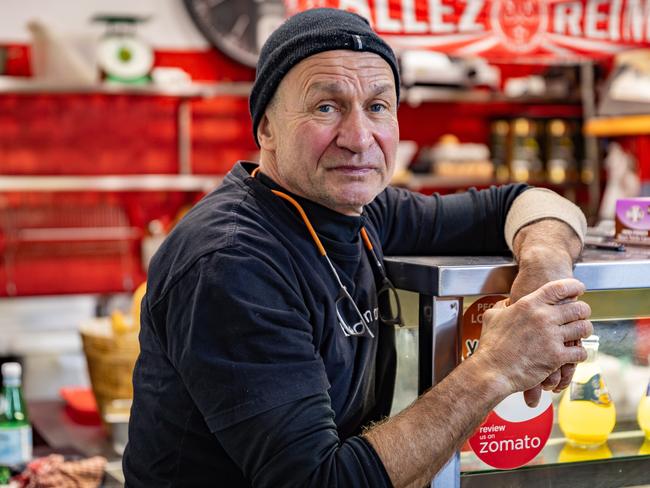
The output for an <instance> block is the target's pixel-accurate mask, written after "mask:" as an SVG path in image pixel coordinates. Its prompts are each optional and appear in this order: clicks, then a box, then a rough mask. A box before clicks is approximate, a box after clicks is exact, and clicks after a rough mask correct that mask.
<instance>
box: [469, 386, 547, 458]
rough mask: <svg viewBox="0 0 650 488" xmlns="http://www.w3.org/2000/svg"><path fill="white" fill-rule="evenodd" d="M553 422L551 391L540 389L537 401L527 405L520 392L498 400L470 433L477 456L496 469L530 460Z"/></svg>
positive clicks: (541, 446)
mask: <svg viewBox="0 0 650 488" xmlns="http://www.w3.org/2000/svg"><path fill="white" fill-rule="evenodd" d="M552 426H553V404H552V395H551V394H550V393H549V392H547V391H543V392H542V397H541V399H540V401H539V405H538V406H537V407H535V408H530V407H528V405H526V402H525V401H524V395H523V393H521V392H518V393H513V394H512V395H510V396H508V397H507V398H506V399H505V400H503V401H502V402H501V403H499V404H498V405H497V406H496V408H495V409H494V411H492V412H491V413H490V414H489V415H488V416H487V418H486V419H485V421H484V422H483V423H482V424H481V426H480V427H479V428H478V429H477V430H476V432H475V433H474V435H473V436H472V437H470V439H469V444H470V446H471V448H472V450H473V451H474V453H475V454H476V456H477V457H478V458H479V459H480V460H481V461H483V462H484V463H486V464H488V465H490V466H492V467H493V468H497V469H514V468H518V467H520V466H523V465H525V464H527V463H529V462H530V461H531V460H532V459H533V458H535V456H537V455H538V454H539V453H540V451H541V450H542V449H543V448H544V446H545V445H546V441H548V438H549V436H550V434H551V428H552Z"/></svg>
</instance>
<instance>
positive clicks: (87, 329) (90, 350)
mask: <svg viewBox="0 0 650 488" xmlns="http://www.w3.org/2000/svg"><path fill="white" fill-rule="evenodd" d="M81 339H82V342H83V348H84V353H85V355H86V361H87V363H88V373H89V375H90V383H91V385H92V388H93V392H94V394H95V399H96V400H97V406H98V407H99V411H100V414H101V415H102V418H103V414H104V412H105V410H106V406H107V405H108V404H109V403H110V402H111V401H113V400H118V399H128V398H133V383H132V380H133V367H134V366H135V360H136V359H137V357H138V354H139V352H140V345H139V343H138V332H137V330H136V331H134V332H129V333H126V334H114V333H113V329H112V327H111V323H110V319H108V318H101V319H96V320H93V321H92V322H88V323H85V324H83V325H82V326H81Z"/></svg>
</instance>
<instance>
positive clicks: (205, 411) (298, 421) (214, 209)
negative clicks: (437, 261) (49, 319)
mask: <svg viewBox="0 0 650 488" xmlns="http://www.w3.org/2000/svg"><path fill="white" fill-rule="evenodd" d="M253 167H254V165H252V164H250V163H238V164H237V165H236V166H235V167H234V168H233V170H232V171H231V172H230V173H229V174H228V175H227V176H226V178H225V180H224V183H223V184H222V185H221V186H220V187H219V188H217V189H216V190H215V191H213V192H212V193H211V194H209V195H207V196H206V197H205V198H204V199H203V200H202V201H201V202H199V203H198V204H197V205H196V206H195V207H194V208H193V209H192V211H190V212H189V213H188V215H187V216H186V217H185V218H184V219H183V220H182V221H181V222H180V223H179V225H178V226H177V227H176V228H175V229H174V231H173V232H172V233H171V234H170V236H169V237H168V239H166V241H165V242H164V243H163V245H162V247H161V249H160V250H159V252H158V253H157V254H156V256H155V257H154V259H153V261H152V264H151V266H150V269H149V276H148V290H147V295H146V297H145V299H144V300H143V305H142V318H141V321H142V325H141V327H142V329H141V333H140V343H141V353H140V356H139V358H138V362H137V364H136V369H135V373H134V400H133V401H134V403H133V409H132V413H131V421H130V426H129V444H128V446H127V449H126V452H125V455H124V472H125V476H126V483H127V486H130V487H139V486H156V487H163V486H183V487H186V486H228V487H248V486H260V487H265V486H269V487H279V486H330V487H334V486H355V487H362V486H369V487H370V486H372V487H381V486H390V480H389V478H388V476H387V474H386V472H385V470H384V467H383V465H382V463H381V460H380V459H379V458H378V456H377V454H376V453H375V451H374V450H373V449H372V447H371V446H370V445H369V444H368V443H367V442H366V441H365V440H364V439H363V438H362V437H359V436H358V434H359V432H360V429H361V427H362V426H363V425H364V424H366V423H368V422H369V421H372V420H378V419H380V418H382V417H383V416H386V415H387V414H388V412H389V411H390V406H391V402H392V395H393V387H394V377H395V347H394V331H393V328H392V326H387V325H383V324H381V323H380V322H379V321H378V320H377V319H376V317H377V313H376V310H377V307H378V306H379V305H378V304H377V297H376V286H375V282H376V278H377V275H376V269H374V267H373V266H372V265H371V263H370V259H369V256H368V254H367V252H366V250H365V248H364V247H363V244H362V241H361V239H360V237H359V230H360V228H361V226H364V227H365V228H366V230H367V231H368V234H369V236H370V239H371V241H372V242H373V245H374V247H375V250H376V251H377V252H378V254H379V257H380V259H381V258H383V253H386V254H401V255H404V254H472V255H476V254H495V253H503V252H507V246H506V243H505V240H504V237H503V227H504V223H505V217H506V214H507V211H508V209H509V208H510V205H511V204H512V202H513V201H514V199H515V198H516V196H517V195H518V194H520V193H521V192H522V191H524V190H525V189H526V186H525V185H511V186H505V187H500V188H490V189H488V190H483V191H475V190H470V191H469V192H467V193H463V194H457V195H450V196H444V197H440V196H438V195H434V196H431V197H427V196H423V195H420V194H414V193H411V192H408V191H405V190H399V189H395V188H388V189H386V190H385V191H384V192H382V193H381V194H380V195H379V196H378V197H377V198H376V199H375V200H374V201H373V202H372V203H370V204H369V205H367V206H366V207H365V209H364V213H363V215H362V216H360V217H350V216H345V215H341V214H338V213H336V212H334V211H331V210H329V209H327V208H324V207H322V206H320V205H317V204H315V203H313V202H310V201H308V200H305V199H301V198H297V199H298V200H299V201H300V203H301V204H302V205H303V207H304V209H305V211H306V213H307V215H308V216H309V217H310V219H311V221H312V224H313V225H314V227H315V228H316V231H317V232H318V234H319V236H320V238H321V240H322V242H323V245H324V247H325V249H326V250H327V252H328V255H329V257H330V258H331V259H332V261H333V262H334V266H335V267H336V269H337V271H338V273H339V275H340V277H341V279H342V281H343V284H344V285H345V286H346V288H347V289H348V291H349V292H350V294H351V295H352V296H353V298H354V300H355V303H356V305H357V306H358V308H359V309H360V310H361V311H362V313H365V314H366V316H367V317H370V318H371V326H370V328H371V331H372V332H373V335H374V338H371V337H354V336H352V337H349V336H345V335H344V334H343V331H342V330H341V328H340V327H339V325H338V321H337V315H336V306H335V299H336V297H337V294H338V291H339V290H338V284H337V283H336V281H335V278H334V277H333V275H332V272H331V270H330V269H329V268H328V266H327V264H326V263H325V261H324V260H323V258H322V257H321V256H320V255H319V253H318V251H317V249H316V247H315V245H314V242H313V241H312V239H311V238H310V236H309V234H308V231H307V228H306V227H305V225H304V223H303V222H302V220H301V219H300V217H299V216H298V214H297V213H296V211H295V209H294V208H293V207H292V206H291V205H290V204H288V203H287V202H285V201H284V200H282V199H280V198H278V197H277V196H275V195H274V194H273V193H272V192H271V191H270V190H271V188H278V187H277V185H276V184H275V183H274V182H273V181H271V180H270V179H269V178H267V177H265V176H264V175H262V174H260V175H258V177H257V178H252V177H251V176H250V171H251V170H252V168H253Z"/></svg>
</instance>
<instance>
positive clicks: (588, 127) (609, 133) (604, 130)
mask: <svg viewBox="0 0 650 488" xmlns="http://www.w3.org/2000/svg"><path fill="white" fill-rule="evenodd" d="M583 132H584V134H585V135H588V136H596V137H613V136H638V135H650V115H623V116H620V117H598V118H594V119H589V120H587V121H586V122H585V124H584V127H583Z"/></svg>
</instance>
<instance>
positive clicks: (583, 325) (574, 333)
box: [560, 320, 594, 346]
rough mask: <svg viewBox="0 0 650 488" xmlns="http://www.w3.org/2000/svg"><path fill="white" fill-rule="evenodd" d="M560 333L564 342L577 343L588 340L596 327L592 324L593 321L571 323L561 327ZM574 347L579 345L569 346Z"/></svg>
mask: <svg viewBox="0 0 650 488" xmlns="http://www.w3.org/2000/svg"><path fill="white" fill-rule="evenodd" d="M560 333H561V334H562V342H564V343H567V342H572V343H573V342H575V341H579V340H580V339H586V338H587V337H589V336H590V335H591V334H593V333H594V326H593V324H592V323H591V320H576V321H574V322H569V323H568V324H564V325H562V326H561V327H560ZM569 345H570V346H574V345H577V344H569Z"/></svg>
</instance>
